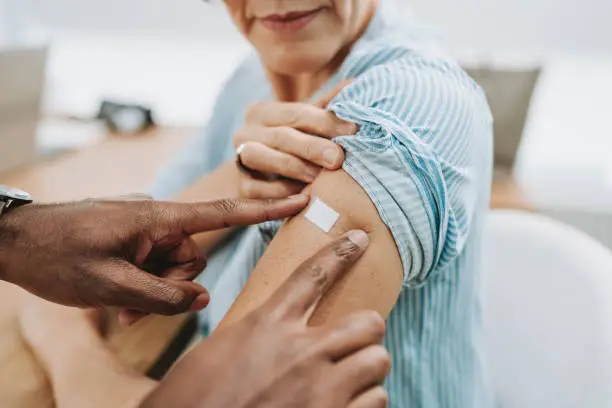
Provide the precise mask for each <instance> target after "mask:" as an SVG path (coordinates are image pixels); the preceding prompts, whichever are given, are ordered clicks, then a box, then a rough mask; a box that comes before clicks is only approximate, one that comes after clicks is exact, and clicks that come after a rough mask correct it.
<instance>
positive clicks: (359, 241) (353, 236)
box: [348, 230, 370, 249]
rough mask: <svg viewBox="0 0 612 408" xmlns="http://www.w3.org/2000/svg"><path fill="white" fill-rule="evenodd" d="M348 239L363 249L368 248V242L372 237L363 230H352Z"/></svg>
mask: <svg viewBox="0 0 612 408" xmlns="http://www.w3.org/2000/svg"><path fill="white" fill-rule="evenodd" d="M348 239H349V240H350V241H351V242H352V243H353V244H355V245H357V246H358V247H359V248H361V249H365V248H367V247H368V244H369V243H370V237H368V234H366V233H365V232H364V231H361V230H353V231H350V232H349V233H348Z"/></svg>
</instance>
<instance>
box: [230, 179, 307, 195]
mask: <svg viewBox="0 0 612 408" xmlns="http://www.w3.org/2000/svg"><path fill="white" fill-rule="evenodd" d="M305 187H306V184H304V183H300V182H297V181H291V180H275V181H265V180H256V179H254V178H249V177H246V176H243V177H242V180H241V182H240V195H241V196H242V197H249V198H253V199H263V198H265V199H269V198H284V197H289V196H292V195H294V194H298V193H300V192H302V190H304V188H305Z"/></svg>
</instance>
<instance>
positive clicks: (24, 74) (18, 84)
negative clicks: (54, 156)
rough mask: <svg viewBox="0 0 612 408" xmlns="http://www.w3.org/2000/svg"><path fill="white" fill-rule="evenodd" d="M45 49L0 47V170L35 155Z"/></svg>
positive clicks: (12, 166) (22, 162)
mask: <svg viewBox="0 0 612 408" xmlns="http://www.w3.org/2000/svg"><path fill="white" fill-rule="evenodd" d="M46 60H47V49H46V48H44V47H32V48H15V49H6V50H0V146H2V148H0V171H5V170H8V169H11V168H14V167H17V166H21V165H24V164H27V163H28V162H30V161H32V160H33V159H34V158H35V157H36V127H37V124H38V120H39V115H40V104H41V99H42V92H43V88H44V82H45V66H46Z"/></svg>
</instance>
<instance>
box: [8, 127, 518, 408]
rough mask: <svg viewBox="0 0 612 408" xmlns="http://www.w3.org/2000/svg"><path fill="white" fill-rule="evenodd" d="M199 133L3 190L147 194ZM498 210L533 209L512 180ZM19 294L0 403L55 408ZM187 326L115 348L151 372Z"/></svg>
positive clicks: (150, 328)
mask: <svg viewBox="0 0 612 408" xmlns="http://www.w3.org/2000/svg"><path fill="white" fill-rule="evenodd" d="M193 132H194V129H158V130H154V131H152V132H149V133H148V134H145V135H141V136H132V137H119V136H110V137H108V138H106V139H104V140H103V141H102V142H100V143H98V144H96V145H93V146H90V147H88V148H85V149H83V150H81V151H78V152H74V153H70V154H66V155H63V156H60V157H56V158H54V159H49V160H45V161H41V162H39V163H36V164H34V165H31V166H29V167H27V168H23V169H20V170H17V171H13V172H11V173H5V174H0V184H6V185H10V186H15V187H18V188H21V189H23V190H26V191H28V192H30V193H31V194H33V195H34V197H35V198H36V199H38V200H41V201H63V200H74V199H82V198H86V197H97V196H112V195H120V194H126V193H133V192H142V191H144V189H146V187H148V186H149V185H150V184H151V183H152V182H153V180H154V179H155V176H156V173H157V171H158V169H159V168H160V167H161V166H163V165H164V164H165V163H167V162H168V160H169V159H170V158H171V157H172V156H173V155H174V154H175V153H176V152H177V151H178V150H179V149H180V148H181V146H182V145H183V144H184V142H185V140H186V139H187V137H188V136H189V135H191V134H193ZM492 207H494V208H519V209H525V208H527V206H526V205H525V201H524V199H523V197H522V196H521V194H520V190H519V189H518V188H517V187H516V185H514V183H512V182H510V181H506V182H503V183H497V184H495V185H494V187H493V198H492ZM21 294H22V292H21V290H20V289H18V288H16V287H14V286H12V285H8V284H0V299H1V300H2V308H0V333H2V334H1V335H0V367H2V368H1V369H0V402H1V403H0V405H1V406H2V407H4V408H30V407H40V408H44V407H52V406H53V400H52V395H51V390H50V388H49V385H48V383H47V380H46V377H45V375H44V372H43V371H42V369H41V368H40V367H39V365H38V364H37V362H36V360H35V358H34V356H33V354H32V353H31V351H30V350H29V349H28V347H27V345H26V344H25V342H24V341H23V339H22V338H21V336H20V333H19V327H18V324H17V320H16V313H17V310H18V307H19V298H20V295H21ZM185 321H186V316H178V317H174V318H162V317H149V318H148V319H146V320H144V321H142V322H140V323H138V324H137V325H135V326H133V327H131V328H129V329H127V330H126V329H119V328H117V327H113V328H112V329H111V333H110V336H109V345H110V347H111V348H112V349H114V350H115V351H116V352H117V354H118V355H119V357H120V358H121V359H122V360H123V361H124V362H126V363H127V364H129V365H131V366H132V367H135V368H136V369H138V370H139V371H141V372H145V371H146V370H147V369H148V368H149V367H150V366H151V365H152V364H153V362H155V360H156V359H157V358H158V356H159V355H160V354H161V353H162V352H163V350H164V349H165V348H166V347H167V346H168V344H169V343H170V341H171V340H172V338H173V337H174V336H175V335H176V333H177V332H178V331H179V329H180V327H181V326H182V325H183V324H184V323H185Z"/></svg>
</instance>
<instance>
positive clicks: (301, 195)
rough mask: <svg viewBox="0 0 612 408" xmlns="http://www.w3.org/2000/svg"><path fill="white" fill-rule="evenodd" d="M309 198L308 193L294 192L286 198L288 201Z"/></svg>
mask: <svg viewBox="0 0 612 408" xmlns="http://www.w3.org/2000/svg"><path fill="white" fill-rule="evenodd" d="M309 198H310V196H309V195H308V194H304V193H300V194H294V195H292V196H289V197H287V200H290V201H304V200H308V199H309Z"/></svg>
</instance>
